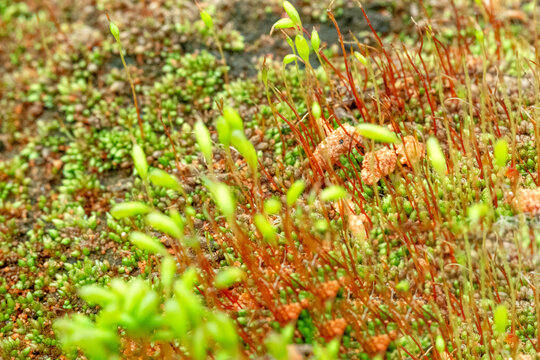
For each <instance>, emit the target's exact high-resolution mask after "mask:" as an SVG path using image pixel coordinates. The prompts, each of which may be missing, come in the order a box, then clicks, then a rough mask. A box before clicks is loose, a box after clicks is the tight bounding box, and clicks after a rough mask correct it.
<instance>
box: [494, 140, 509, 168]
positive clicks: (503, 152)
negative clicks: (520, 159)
mask: <svg viewBox="0 0 540 360" xmlns="http://www.w3.org/2000/svg"><path fill="white" fill-rule="evenodd" d="M493 157H494V158H495V163H496V164H497V165H498V166H499V167H503V166H505V165H506V161H507V160H508V143H507V142H506V140H502V139H500V140H497V142H496V143H495V145H494V146H493Z"/></svg>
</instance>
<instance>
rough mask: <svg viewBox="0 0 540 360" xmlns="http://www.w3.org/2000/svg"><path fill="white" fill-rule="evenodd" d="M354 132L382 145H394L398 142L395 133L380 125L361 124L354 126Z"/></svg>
mask: <svg viewBox="0 0 540 360" xmlns="http://www.w3.org/2000/svg"><path fill="white" fill-rule="evenodd" d="M356 131H357V132H358V133H359V134H360V135H362V136H363V137H365V138H368V139H371V140H375V141H380V142H383V143H392V144H395V143H397V142H398V141H399V139H398V137H397V136H396V134H395V133H393V132H392V131H390V130H389V129H387V128H385V127H383V126H380V125H375V124H370V123H363V124H359V125H357V126H356Z"/></svg>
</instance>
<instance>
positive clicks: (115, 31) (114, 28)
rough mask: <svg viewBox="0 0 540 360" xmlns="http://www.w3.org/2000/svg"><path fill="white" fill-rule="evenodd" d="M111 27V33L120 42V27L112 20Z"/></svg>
mask: <svg viewBox="0 0 540 360" xmlns="http://www.w3.org/2000/svg"><path fill="white" fill-rule="evenodd" d="M109 29H110V30H111V34H112V36H114V38H115V40H116V41H117V42H120V30H119V29H118V26H116V24H115V23H113V22H112V21H111V22H109Z"/></svg>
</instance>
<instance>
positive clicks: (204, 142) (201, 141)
mask: <svg viewBox="0 0 540 360" xmlns="http://www.w3.org/2000/svg"><path fill="white" fill-rule="evenodd" d="M195 138H196V139H197V144H198V145H199V149H201V152H202V153H203V156H204V158H205V160H206V163H207V164H208V165H209V166H210V164H211V163H212V138H211V137H210V131H208V129H207V128H206V126H205V125H204V124H203V122H202V121H200V120H199V121H197V123H196V124H195Z"/></svg>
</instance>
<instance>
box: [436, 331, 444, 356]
mask: <svg viewBox="0 0 540 360" xmlns="http://www.w3.org/2000/svg"><path fill="white" fill-rule="evenodd" d="M445 348H446V344H445V342H444V339H443V337H442V336H441V335H437V338H436V339H435V349H437V351H438V352H440V353H442V352H443V351H444V349H445Z"/></svg>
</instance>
